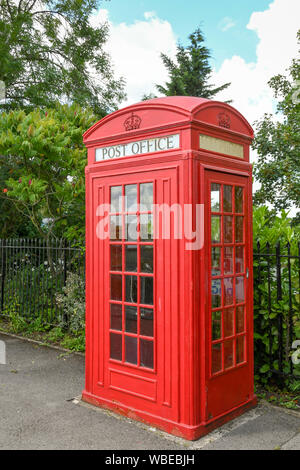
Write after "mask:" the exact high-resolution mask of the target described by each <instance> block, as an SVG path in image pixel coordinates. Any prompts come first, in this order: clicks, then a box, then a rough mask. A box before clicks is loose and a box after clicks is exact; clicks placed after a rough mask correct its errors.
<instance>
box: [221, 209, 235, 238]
mask: <svg viewBox="0 0 300 470" xmlns="http://www.w3.org/2000/svg"><path fill="white" fill-rule="evenodd" d="M232 220H233V217H232V216H231V215H225V216H224V228H223V229H224V243H232Z"/></svg>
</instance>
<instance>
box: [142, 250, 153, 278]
mask: <svg viewBox="0 0 300 470" xmlns="http://www.w3.org/2000/svg"><path fill="white" fill-rule="evenodd" d="M141 272H142V273H153V246H150V245H141Z"/></svg>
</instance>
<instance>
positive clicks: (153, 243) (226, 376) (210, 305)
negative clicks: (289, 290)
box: [82, 97, 256, 439]
mask: <svg viewBox="0 0 300 470" xmlns="http://www.w3.org/2000/svg"><path fill="white" fill-rule="evenodd" d="M252 138H253V131H252V128H251V127H250V125H249V124H248V122H247V121H246V120H245V118H244V117H243V116H242V115H241V114H240V113H239V112H238V111H237V110H235V109H234V108H233V107H231V106H229V105H227V104H224V103H221V102H217V101H210V100H206V99H202V98H194V97H166V98H157V99H153V100H149V101H144V102H141V103H138V104H136V105H133V106H129V107H127V108H125V109H121V110H119V111H116V112H114V113H112V114H110V115H109V116H106V117H105V118H104V119H102V120H101V121H99V122H98V123H96V124H95V125H94V126H93V127H91V128H90V129H89V130H88V131H87V132H86V133H85V134H84V142H85V144H86V146H87V148H88V165H87V167H86V234H87V235H86V287H87V295H86V300H87V308H86V340H87V345H86V385H85V390H84V391H83V395H82V397H83V400H85V401H87V402H89V403H92V404H95V405H98V406H101V407H105V408H109V409H111V410H115V411H116V412H119V413H122V414H124V415H126V416H128V417H130V418H134V419H137V420H141V421H144V422H146V423H149V424H151V425H154V426H156V427H158V428H161V429H163V430H165V431H167V432H169V433H172V434H175V435H177V436H181V437H184V438H186V439H197V438H198V437H200V436H201V435H203V434H205V433H207V432H209V431H211V430H212V429H213V428H215V427H217V426H220V425H221V424H223V423H224V422H226V421H228V420H229V419H232V418H233V417H235V416H237V415H239V414H241V413H242V412H244V411H245V410H246V409H249V408H250V407H252V406H254V405H255V404H256V397H255V395H254V392H253V325H252V310H253V307H252V199H251V165H250V163H249V145H250V143H251V140H252Z"/></svg>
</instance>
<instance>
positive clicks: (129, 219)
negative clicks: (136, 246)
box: [125, 215, 137, 242]
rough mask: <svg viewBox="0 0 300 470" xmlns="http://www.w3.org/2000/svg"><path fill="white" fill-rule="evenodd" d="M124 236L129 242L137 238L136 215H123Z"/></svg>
mask: <svg viewBox="0 0 300 470" xmlns="http://www.w3.org/2000/svg"><path fill="white" fill-rule="evenodd" d="M125 237H126V240H127V241H129V242H135V241H136V240H137V216H136V215H126V216H125Z"/></svg>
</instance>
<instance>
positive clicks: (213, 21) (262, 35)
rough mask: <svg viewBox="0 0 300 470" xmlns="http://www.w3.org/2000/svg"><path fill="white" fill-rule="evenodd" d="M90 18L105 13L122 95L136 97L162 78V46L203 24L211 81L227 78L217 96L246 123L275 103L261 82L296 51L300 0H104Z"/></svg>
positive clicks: (169, 50) (166, 48) (172, 46)
mask: <svg viewBox="0 0 300 470" xmlns="http://www.w3.org/2000/svg"><path fill="white" fill-rule="evenodd" d="M100 4H101V9H100V10H99V12H98V14H97V15H95V17H94V20H93V21H94V22H95V23H98V22H103V21H104V20H107V21H108V22H109V24H110V39H109V41H108V44H107V48H108V51H109V52H110V54H111V57H112V61H113V64H114V68H115V73H116V75H117V76H123V77H124V78H125V79H126V84H127V85H126V91H127V96H128V99H127V101H126V102H124V103H122V105H127V104H132V103H135V102H137V101H140V99H141V97H142V95H143V94H144V93H150V92H155V83H159V84H162V83H164V82H165V81H166V79H167V74H166V70H165V68H164V67H163V66H162V63H161V59H160V52H164V53H166V54H168V55H170V56H174V54H175V52H176V44H177V42H178V41H180V42H181V44H183V45H187V44H188V39H187V37H188V35H189V34H190V33H191V32H193V31H194V30H195V29H196V28H197V27H198V26H200V27H201V29H202V31H203V33H204V35H205V38H206V46H207V47H208V48H209V49H210V50H211V55H212V60H211V65H212V67H213V70H214V74H213V82H214V83H215V84H217V85H219V84H223V83H225V82H231V83H232V84H231V87H230V88H228V89H227V90H226V91H224V92H223V93H222V94H219V95H218V96H217V99H219V100H221V101H222V100H226V99H233V106H234V107H236V108H237V109H238V110H239V111H241V112H242V113H243V114H244V115H245V117H246V118H247V119H248V120H249V122H250V123H251V124H253V122H254V121H255V120H256V119H258V118H261V117H262V116H263V114H264V113H265V112H272V111H274V107H275V102H274V100H273V98H272V94H271V92H270V90H269V89H268V86H267V81H268V80H269V79H270V77H272V76H273V75H275V74H277V73H284V72H285V70H286V68H287V67H288V66H289V65H290V63H291V60H292V58H294V57H296V56H297V52H298V51H297V49H298V47H297V41H296V33H297V29H299V28H300V20H299V18H300V1H299V0H273V1H272V0H242V1H239V0H227V1H226V2H225V1H224V0H213V1H207V0H186V1H183V0H126V1H125V0H102V1H101V3H100Z"/></svg>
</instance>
